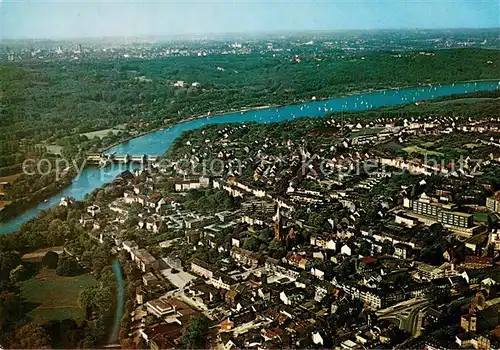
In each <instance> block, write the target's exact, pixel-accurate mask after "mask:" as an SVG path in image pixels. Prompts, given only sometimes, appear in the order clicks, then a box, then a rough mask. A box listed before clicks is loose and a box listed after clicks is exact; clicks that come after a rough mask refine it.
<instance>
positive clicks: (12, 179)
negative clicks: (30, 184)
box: [0, 173, 22, 185]
mask: <svg viewBox="0 0 500 350" xmlns="http://www.w3.org/2000/svg"><path fill="white" fill-rule="evenodd" d="M21 175H22V174H21V173H19V174H15V175H9V176H0V182H8V183H10V184H11V185H12V184H13V183H14V182H16V180H17V179H18V178H19V176H21Z"/></svg>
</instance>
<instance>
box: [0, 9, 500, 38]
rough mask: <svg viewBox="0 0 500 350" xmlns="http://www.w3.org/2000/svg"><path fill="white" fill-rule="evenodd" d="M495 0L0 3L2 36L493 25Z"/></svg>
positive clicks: (496, 14) (496, 17) (496, 19)
mask: <svg viewBox="0 0 500 350" xmlns="http://www.w3.org/2000/svg"><path fill="white" fill-rule="evenodd" d="M499 7H500V0H308V1H297V0H268V1H265V0H264V1H257V0H232V1H230V0H198V1H189V0H177V1H173V0H154V1H151V0H149V1H148V0H122V1H117V0H87V1H77V0H62V1H61V0H60V1H56V0H45V1H36V0H0V36H1V37H2V38H54V39H56V38H57V39H60V38H84V37H85V38H87V37H131V36H148V35H161V36H169V35H191V34H202V35H203V34H217V33H249V34H252V33H261V32H278V31H294V32H295V31H309V30H349V29H399V28H491V27H499V26H500V24H499V21H500V19H499V18H500V12H499V11H500V10H499Z"/></svg>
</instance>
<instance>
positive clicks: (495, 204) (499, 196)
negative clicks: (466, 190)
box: [486, 191, 500, 213]
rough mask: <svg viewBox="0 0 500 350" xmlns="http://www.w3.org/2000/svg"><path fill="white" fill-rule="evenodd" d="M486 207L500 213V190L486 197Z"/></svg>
mask: <svg viewBox="0 0 500 350" xmlns="http://www.w3.org/2000/svg"><path fill="white" fill-rule="evenodd" d="M486 207H487V208H488V209H490V210H491V211H494V212H497V213H500V191H498V192H496V193H495V195H494V196H493V197H490V198H487V199H486Z"/></svg>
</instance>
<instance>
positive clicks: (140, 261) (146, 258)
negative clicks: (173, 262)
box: [130, 249, 157, 272]
mask: <svg viewBox="0 0 500 350" xmlns="http://www.w3.org/2000/svg"><path fill="white" fill-rule="evenodd" d="M130 256H131V258H132V261H134V262H135V263H136V264H137V267H138V268H139V270H141V271H142V272H148V271H150V270H152V269H153V268H156V263H157V261H156V258H155V257H154V256H152V255H151V254H150V253H149V252H148V251H147V250H146V249H135V250H132V251H130Z"/></svg>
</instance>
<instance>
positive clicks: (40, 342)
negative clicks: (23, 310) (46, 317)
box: [16, 322, 50, 349]
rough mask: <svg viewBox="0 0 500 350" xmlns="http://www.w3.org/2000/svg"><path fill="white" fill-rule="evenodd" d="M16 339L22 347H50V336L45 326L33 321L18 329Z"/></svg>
mask: <svg viewBox="0 0 500 350" xmlns="http://www.w3.org/2000/svg"><path fill="white" fill-rule="evenodd" d="M16 340H17V344H18V345H19V347H20V348H21V349H42V348H47V347H50V337H49V335H48V334H47V331H46V330H45V328H44V327H43V326H41V325H39V324H37V323H33V322H32V323H28V324H26V325H24V326H22V327H21V328H18V329H17V330H16Z"/></svg>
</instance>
